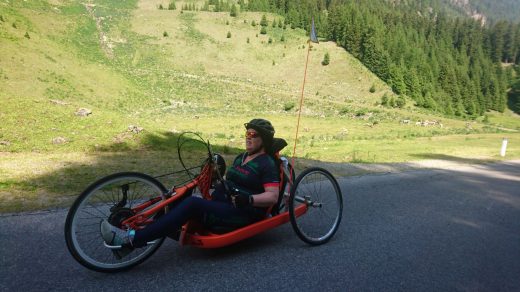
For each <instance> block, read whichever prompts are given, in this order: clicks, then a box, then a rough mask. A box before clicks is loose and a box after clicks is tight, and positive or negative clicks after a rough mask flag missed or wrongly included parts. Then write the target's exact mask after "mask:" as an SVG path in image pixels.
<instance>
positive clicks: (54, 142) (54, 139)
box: [52, 137, 67, 144]
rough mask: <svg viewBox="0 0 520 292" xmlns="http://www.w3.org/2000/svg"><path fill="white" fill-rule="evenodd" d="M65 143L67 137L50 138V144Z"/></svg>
mask: <svg viewBox="0 0 520 292" xmlns="http://www.w3.org/2000/svg"><path fill="white" fill-rule="evenodd" d="M65 143H67V139H66V138H64V137H56V138H53V139H52V144H65Z"/></svg>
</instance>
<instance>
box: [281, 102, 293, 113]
mask: <svg viewBox="0 0 520 292" xmlns="http://www.w3.org/2000/svg"><path fill="white" fill-rule="evenodd" d="M294 106H295V103H294V102H292V101H290V102H286V103H285V104H284V105H283V110H284V111H286V112H288V111H290V110H292V109H293V108H294Z"/></svg>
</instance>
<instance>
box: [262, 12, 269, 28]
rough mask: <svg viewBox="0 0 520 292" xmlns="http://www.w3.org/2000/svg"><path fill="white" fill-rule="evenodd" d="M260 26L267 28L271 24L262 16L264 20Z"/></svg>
mask: <svg viewBox="0 0 520 292" xmlns="http://www.w3.org/2000/svg"><path fill="white" fill-rule="evenodd" d="M260 25H261V26H263V27H266V26H268V25H269V23H267V17H266V16H265V14H264V15H262V20H261V21H260Z"/></svg>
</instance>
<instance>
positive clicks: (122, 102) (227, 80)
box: [0, 0, 520, 211]
mask: <svg viewBox="0 0 520 292" xmlns="http://www.w3.org/2000/svg"><path fill="white" fill-rule="evenodd" d="M91 2H92V3H91V4H93V5H92V6H90V12H89V11H88V10H87V8H86V7H85V5H84V4H83V3H82V2H81V3H80V2H77V1H43V0H41V1H23V0H18V1H10V2H9V4H7V2H2V3H0V5H2V6H0V14H1V15H2V17H3V18H4V20H5V22H0V41H1V42H2V46H1V47H0V121H1V123H0V142H1V143H0V157H1V162H0V175H1V176H0V198H1V200H0V201H1V202H2V203H0V211H20V210H28V209H38V208H45V207H49V206H67V205H68V204H70V202H71V200H72V198H73V197H74V196H75V195H77V193H78V192H80V191H81V190H82V189H84V188H85V187H86V186H87V185H88V184H89V183H90V182H92V181H93V180H95V179H96V178H99V177H101V176H103V175H106V174H109V173H111V172H116V171H124V170H136V171H143V172H147V173H152V174H160V173H164V172H168V171H169V170H172V169H178V168H179V165H178V162H177V160H176V158H175V156H176V149H175V147H176V142H175V138H176V133H178V132H181V131H197V132H199V133H201V134H203V136H204V137H205V138H207V139H210V140H211V142H212V144H214V145H215V146H216V149H217V150H218V151H219V152H222V153H225V154H227V157H228V159H231V158H232V157H233V155H234V154H235V153H238V152H239V151H240V149H243V147H244V146H243V138H242V137H243V131H244V129H243V126H242V125H243V123H244V122H246V121H248V120H250V119H251V118H254V117H265V118H268V119H270V120H272V121H273V123H274V125H275V127H276V130H277V136H279V137H283V138H285V139H286V140H288V142H289V144H290V145H291V147H287V149H285V150H284V152H283V154H284V155H291V154H292V153H291V150H292V143H293V142H294V133H295V125H296V115H297V110H298V108H299V97H300V94H301V91H300V90H301V86H302V81H303V73H304V72H303V70H304V65H305V58H306V53H307V43H306V40H307V37H306V35H305V32H304V31H302V30H299V29H296V30H292V29H290V28H288V29H287V30H283V29H282V28H278V27H276V28H272V27H271V26H269V27H268V30H267V35H262V34H260V33H259V30H260V27H259V26H256V27H252V26H251V22H252V21H253V20H255V21H256V22H257V23H259V22H260V19H261V17H262V14H263V13H252V12H241V13H239V16H238V17H236V18H234V17H230V16H229V13H226V12H220V13H213V12H195V11H185V12H184V13H182V14H181V13H180V10H179V9H177V10H158V9H157V5H158V4H159V2H157V3H153V2H150V1H135V0H134V1H109V0H104V1H100V0H96V1H91ZM195 2H196V3H198V5H199V6H201V5H202V3H203V2H202V1H195ZM183 4H184V3H183V2H182V1H181V2H177V3H176V5H177V7H181V6H182V5H183ZM164 5H167V3H166V2H164V3H163V6H164ZM267 17H268V20H269V21H272V19H273V18H276V19H277V20H279V19H280V17H279V16H277V15H273V14H267ZM244 20H246V23H244ZM13 22H15V23H16V25H17V28H13V27H12V25H11V24H12V23H13ZM227 22H228V23H229V25H227V24H226V23H227ZM26 31H27V32H29V33H30V36H31V38H30V39H27V38H24V34H25V32H26ZM164 31H167V32H168V37H163V32H164ZM228 31H230V32H231V34H232V38H227V37H226V34H227V32H228ZM257 34H258V37H257V36H256V35H257ZM282 35H283V36H284V39H285V41H284V42H281V41H280V39H281V36H282ZM269 38H272V40H273V43H271V44H269V42H268V39H269ZM247 39H249V40H250V41H249V43H248V42H247V41H246V40H247ZM325 52H328V53H329V54H330V64H329V65H328V66H322V65H321V61H322V59H323V55H324V54H325ZM273 62H274V64H275V65H273ZM372 86H374V88H375V92H373V93H371V92H369V89H370V88H371V87H372ZM385 93H386V94H388V95H389V96H390V97H391V96H394V95H393V93H392V92H391V90H390V88H389V87H388V86H387V85H386V84H385V83H383V82H382V81H381V80H380V79H378V78H377V77H376V76H374V75H373V74H372V73H371V72H370V71H368V70H367V69H366V68H365V67H364V66H363V65H362V64H361V63H360V62H359V61H358V60H356V59H355V58H353V57H352V56H351V55H350V54H348V53H346V52H345V51H344V50H342V49H341V48H339V47H337V46H336V45H335V44H334V43H330V42H322V43H320V44H317V45H313V47H312V49H311V55H310V62H309V67H308V71H307V82H306V85H305V103H304V106H303V111H302V121H301V128H300V136H299V144H298V149H297V156H298V157H300V159H301V163H300V167H304V166H305V165H307V164H310V163H313V162H316V163H324V162H326V163H344V162H355V163H357V162H368V163H388V162H404V161H412V160H422V159H435V158H437V159H448V160H457V159H473V158H475V159H481V160H500V159H502V158H500V157H499V156H498V150H499V148H498V147H499V146H500V145H499V144H500V143H501V139H502V137H503V136H507V137H508V138H509V139H510V147H509V150H508V155H507V158H518V157H520V153H519V150H518V146H517V145H518V144H519V142H520V141H518V139H519V134H518V130H519V129H520V118H519V116H518V115H516V114H514V113H512V112H506V113H505V114H500V113H488V119H487V121H486V122H482V120H483V117H481V118H480V119H478V120H477V121H476V122H473V121H464V120H457V119H450V118H446V117H442V116H439V115H438V114H436V113H434V112H430V111H427V110H424V109H418V108H415V107H414V106H413V105H412V102H411V101H410V100H408V103H407V105H406V108H404V109H390V108H385V107H381V106H379V105H378V103H379V102H380V101H381V97H382V96H383V95H384V94H385ZM83 107H84V108H89V109H91V110H92V111H93V114H92V115H90V116H88V117H78V116H76V115H75V114H74V113H75V112H76V111H77V110H78V109H79V108H83ZM403 120H410V121H411V122H410V124H403V123H402V121H403ZM425 120H429V121H432V120H436V121H439V122H440V123H442V125H443V127H442V128H441V127H440V126H439V125H437V126H429V127H421V126H416V125H415V123H416V122H418V121H425ZM129 125H137V126H140V127H143V128H144V131H143V132H142V133H139V134H135V133H131V132H129V131H128V126H129ZM57 137H63V138H65V139H66V143H63V144H54V143H53V142H52V141H53V139H55V138H57ZM497 145H498V146H497ZM317 160H318V161H317ZM463 161H464V160H463Z"/></svg>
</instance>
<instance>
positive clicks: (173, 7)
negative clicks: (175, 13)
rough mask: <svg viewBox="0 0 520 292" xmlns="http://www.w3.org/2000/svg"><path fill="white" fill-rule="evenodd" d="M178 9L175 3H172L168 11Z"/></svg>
mask: <svg viewBox="0 0 520 292" xmlns="http://www.w3.org/2000/svg"><path fill="white" fill-rule="evenodd" d="M175 9H177V6H175V1H171V2H170V4H168V10H175Z"/></svg>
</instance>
